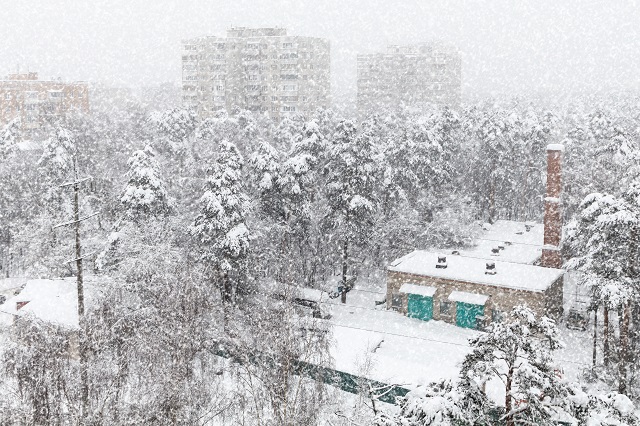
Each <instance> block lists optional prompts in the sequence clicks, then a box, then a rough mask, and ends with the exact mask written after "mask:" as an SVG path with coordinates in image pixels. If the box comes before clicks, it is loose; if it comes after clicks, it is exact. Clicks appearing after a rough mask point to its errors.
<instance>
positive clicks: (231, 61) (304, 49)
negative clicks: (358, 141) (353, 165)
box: [182, 28, 331, 121]
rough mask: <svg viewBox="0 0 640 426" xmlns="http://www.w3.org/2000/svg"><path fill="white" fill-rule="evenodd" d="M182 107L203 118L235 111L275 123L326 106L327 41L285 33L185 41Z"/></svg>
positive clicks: (239, 31)
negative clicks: (259, 114)
mask: <svg viewBox="0 0 640 426" xmlns="http://www.w3.org/2000/svg"><path fill="white" fill-rule="evenodd" d="M182 44H183V46H182V48H183V53H182V101H183V104H184V105H185V106H189V107H193V108H195V109H196V110H197V111H198V114H199V115H200V116H201V117H203V118H204V117H208V116H210V115H211V114H212V113H213V112H214V111H216V110H219V109H223V108H224V109H226V110H227V111H229V112H233V111H234V110H235V109H238V108H240V109H247V110H250V111H260V112H263V113H264V112H267V113H268V114H269V116H270V117H271V118H272V119H274V120H275V121H279V120H280V119H281V118H282V117H284V116H287V115H290V114H295V113H300V114H303V115H307V114H309V113H311V112H313V111H314V110H315V109H316V108H319V107H325V108H326V107H328V106H329V103H330V89H331V86H330V57H329V41H328V40H324V39H320V38H314V37H301V36H289V35H287V31H286V29H284V28H232V29H230V30H228V31H227V37H226V38H224V37H215V36H208V37H201V38H196V39H191V40H183V42H182Z"/></svg>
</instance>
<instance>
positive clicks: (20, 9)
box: [0, 0, 640, 100]
mask: <svg viewBox="0 0 640 426" xmlns="http://www.w3.org/2000/svg"><path fill="white" fill-rule="evenodd" d="M0 19H2V22H3V25H2V26H1V27H0V37H1V39H2V40H3V42H2V45H0V63H3V64H4V67H5V69H4V70H3V72H4V73H8V72H14V71H15V70H16V69H17V67H20V69H21V70H22V71H26V70H27V68H29V69H30V70H36V71H38V72H39V73H40V75H41V76H50V77H58V76H61V77H63V78H66V79H74V80H88V81H91V82H101V83H106V84H109V85H113V86H130V87H133V86H140V85H149V84H157V83H162V82H175V83H176V84H178V83H179V82H180V78H181V74H180V72H181V63H180V49H181V44H180V41H181V40H182V39H184V38H189V37H195V36H204V35H221V36H224V34H225V31H226V30H227V29H229V28H230V27H232V26H247V27H270V26H271V27H273V26H280V27H284V28H287V30H288V31H289V33H290V34H298V35H305V36H313V37H321V38H327V39H329V40H330V42H331V60H332V64H331V78H332V95H333V97H334V99H335V100H344V99H347V100H353V99H354V98H355V93H356V87H355V83H356V80H355V78H356V77H355V72H356V55H357V54H358V53H371V52H375V51H382V50H384V48H385V47H386V45H387V44H409V43H417V42H424V41H431V40H443V41H446V42H451V43H453V44H455V45H457V46H458V47H459V49H460V51H461V54H462V92H463V97H465V96H469V95H473V94H474V93H485V94H486V93H507V94H508V93H511V94H526V93H531V92H547V93H548V92H551V93H553V92H556V93H558V92H560V93H564V92H566V91H582V90H589V91H608V90H611V89H614V90H618V89H631V90H637V89H639V88H640V73H638V72H637V70H638V69H639V68H640V34H639V31H640V30H639V29H640V7H639V6H638V4H637V2H635V1H627V0H623V1H612V2H605V1H589V2H586V1H576V0H571V1H563V2H557V1H519V2H512V1H507V0H497V1H460V2H452V1H423V0H406V1H397V0H387V1H381V0H373V1H347V2H345V1H338V0H328V1H323V2H317V1H307V0H302V1H267V0H257V1H256V0H251V1H247V0H240V1H202V0H197V1H190V2H188V3H184V2H178V1H167V0H159V1H154V2H146V1H142V0H133V1H130V0H113V1H103V0H99V1H93V2H77V1H73V0H55V1H47V2H44V1H43V2H11V3H7V4H5V5H3V7H2V8H1V9H0Z"/></svg>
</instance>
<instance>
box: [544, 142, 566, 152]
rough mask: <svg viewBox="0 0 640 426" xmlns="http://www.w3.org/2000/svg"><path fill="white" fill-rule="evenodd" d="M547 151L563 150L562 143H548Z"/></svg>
mask: <svg viewBox="0 0 640 426" xmlns="http://www.w3.org/2000/svg"><path fill="white" fill-rule="evenodd" d="M547 151H564V145H563V144H561V143H550V144H549V145H547Z"/></svg>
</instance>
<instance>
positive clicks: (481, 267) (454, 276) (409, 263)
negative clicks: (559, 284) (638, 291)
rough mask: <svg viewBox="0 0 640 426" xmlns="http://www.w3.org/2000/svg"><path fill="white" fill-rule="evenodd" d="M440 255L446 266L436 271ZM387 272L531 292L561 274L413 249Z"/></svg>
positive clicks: (539, 289)
mask: <svg viewBox="0 0 640 426" xmlns="http://www.w3.org/2000/svg"><path fill="white" fill-rule="evenodd" d="M443 255H445V256H446V262H447V267H446V268H437V267H436V265H437V264H438V257H439V256H443ZM487 262H494V263H495V271H496V273H495V275H488V274H486V273H485V271H486V264H487ZM388 270H389V271H394V272H404V273H408V274H414V275H421V276H425V277H434V278H442V279H446V280H452V281H462V282H468V283H476V284H484V285H489V286H494V287H503V288H511V289H516V290H525V291H533V292H543V291H545V290H546V289H547V288H549V286H550V285H551V284H553V283H554V282H555V281H556V280H557V279H558V278H560V277H562V276H563V274H564V270H562V269H553V268H543V267H541V266H534V265H529V264H526V263H515V262H507V261H502V260H498V259H497V258H491V259H485V258H479V257H470V256H465V255H462V254H460V255H454V254H445V253H441V252H431V251H425V250H416V251H413V252H411V253H409V254H407V255H406V256H403V257H401V258H400V259H397V260H396V261H394V262H393V263H391V265H390V266H389V268H388Z"/></svg>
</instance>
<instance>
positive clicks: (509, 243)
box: [504, 241, 513, 246]
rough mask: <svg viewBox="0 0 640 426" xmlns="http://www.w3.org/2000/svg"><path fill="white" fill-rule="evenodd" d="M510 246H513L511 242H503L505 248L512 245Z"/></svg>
mask: <svg viewBox="0 0 640 426" xmlns="http://www.w3.org/2000/svg"><path fill="white" fill-rule="evenodd" d="M512 244H513V243H512V242H511V241H505V242H504V245H505V246H510V245H512Z"/></svg>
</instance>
